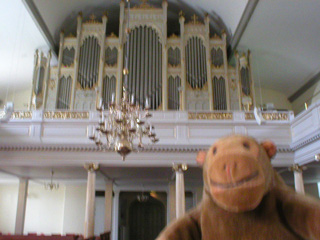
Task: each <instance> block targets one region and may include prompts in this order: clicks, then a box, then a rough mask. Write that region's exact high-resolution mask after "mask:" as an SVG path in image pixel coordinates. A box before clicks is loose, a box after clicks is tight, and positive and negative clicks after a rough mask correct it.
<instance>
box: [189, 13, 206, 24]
mask: <svg viewBox="0 0 320 240" xmlns="http://www.w3.org/2000/svg"><path fill="white" fill-rule="evenodd" d="M187 24H194V25H198V24H201V25H203V23H202V22H200V21H199V17H198V16H197V15H196V14H193V15H192V16H191V20H190V21H189V22H188V23H187Z"/></svg>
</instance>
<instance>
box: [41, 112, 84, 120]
mask: <svg viewBox="0 0 320 240" xmlns="http://www.w3.org/2000/svg"><path fill="white" fill-rule="evenodd" d="M44 118H45V119H89V112H45V113H44Z"/></svg>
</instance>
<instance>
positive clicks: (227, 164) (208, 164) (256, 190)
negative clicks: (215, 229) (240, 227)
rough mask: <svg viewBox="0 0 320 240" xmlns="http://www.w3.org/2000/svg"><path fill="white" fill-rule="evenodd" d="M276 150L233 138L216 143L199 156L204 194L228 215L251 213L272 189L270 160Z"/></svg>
mask: <svg viewBox="0 0 320 240" xmlns="http://www.w3.org/2000/svg"><path fill="white" fill-rule="evenodd" d="M276 151H277V150H276V146H275V145H274V144H273V143H272V142H270V141H266V142H263V143H261V144H258V143H257V142H256V141H255V140H254V139H253V138H250V137H246V136H240V135H234V136H229V137H226V138H223V139H220V140H218V141H217V142H216V143H214V144H213V145H212V146H211V147H210V149H209V150H208V151H207V152H203V151H201V152H199V153H198V156H197V162H198V163H199V164H200V165H203V178H204V184H205V186H204V187H205V191H206V192H207V193H208V194H209V195H210V196H211V198H212V199H213V201H214V202H215V203H216V204H217V205H218V206H219V207H221V208H223V209H225V210H227V211H232V212H244V211H250V210H253V209H255V208H256V207H257V206H258V205H259V204H260V202H261V200H262V198H263V196H264V195H265V194H266V193H267V192H268V191H269V190H270V189H271V188H272V186H273V177H274V172H273V168H272V165H271V161H270V159H271V158H272V157H273V156H274V155H275V154H276Z"/></svg>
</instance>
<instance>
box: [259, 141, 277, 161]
mask: <svg viewBox="0 0 320 240" xmlns="http://www.w3.org/2000/svg"><path fill="white" fill-rule="evenodd" d="M261 146H262V147H263V148H264V149H265V150H266V152H267V155H268V156H269V158H270V159H271V158H272V157H274V156H275V155H276V153H277V147H276V145H275V144H274V143H273V142H271V141H269V140H267V141H264V142H262V143H261Z"/></svg>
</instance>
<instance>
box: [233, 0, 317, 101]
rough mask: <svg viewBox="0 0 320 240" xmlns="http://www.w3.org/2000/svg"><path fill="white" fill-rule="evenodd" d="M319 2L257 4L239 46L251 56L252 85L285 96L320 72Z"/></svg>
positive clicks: (294, 0)
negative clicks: (279, 92) (278, 92)
mask: <svg viewBox="0 0 320 240" xmlns="http://www.w3.org/2000/svg"><path fill="white" fill-rule="evenodd" d="M319 13H320V1H318V0H304V1H301V0H277V1H275V0H270V1H269V0H268V1H259V3H258V5H257V7H256V9H255V11H254V13H253V15H252V17H251V20H250V21H249V24H248V26H247V28H246V30H245V32H244V34H243V36H242V38H241V41H240V43H239V48H240V49H250V50H251V52H252V56H253V60H252V61H253V66H254V68H253V74H254V78H255V84H256V85H258V84H259V83H258V80H259V78H260V81H261V85H262V86H263V87H267V88H271V89H274V90H278V91H281V92H283V93H284V94H285V95H286V96H287V97H289V96H290V95H291V94H293V93H294V92H295V91H297V90H298V89H299V88H300V87H301V86H302V85H304V84H305V83H306V82H307V81H308V80H309V79H310V78H311V77H312V76H314V75H315V74H316V73H318V72H319V71H320V54H319V53H320V41H319V39H320V14H319Z"/></svg>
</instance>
